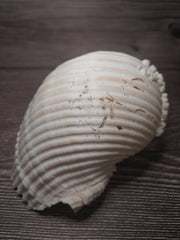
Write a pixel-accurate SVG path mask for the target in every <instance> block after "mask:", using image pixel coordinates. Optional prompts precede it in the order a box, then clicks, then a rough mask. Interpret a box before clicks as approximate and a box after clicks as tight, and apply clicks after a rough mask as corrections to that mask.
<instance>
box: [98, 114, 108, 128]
mask: <svg viewBox="0 0 180 240" xmlns="http://www.w3.org/2000/svg"><path fill="white" fill-rule="evenodd" d="M106 120H107V115H105V116H104V118H103V120H102V123H101V124H100V126H99V128H103V127H104V125H105V122H106Z"/></svg>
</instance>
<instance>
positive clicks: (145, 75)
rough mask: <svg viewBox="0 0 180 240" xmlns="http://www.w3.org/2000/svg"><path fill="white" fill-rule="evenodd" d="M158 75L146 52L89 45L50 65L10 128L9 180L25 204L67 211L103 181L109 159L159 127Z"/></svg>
mask: <svg viewBox="0 0 180 240" xmlns="http://www.w3.org/2000/svg"><path fill="white" fill-rule="evenodd" d="M164 91H165V83H164V80H163V76H162V74H160V73H159V72H158V71H157V69H156V67H155V66H154V65H151V64H150V61H149V60H143V61H141V60H139V59H137V58H134V57H132V56H129V55H127V54H123V53H118V52H106V51H100V52H93V53H89V54H85V55H83V56H80V57H77V58H74V59H72V60H69V61H67V62H65V63H64V64H62V65H60V66H59V67H57V68H56V69H55V70H54V71H53V72H52V73H50V74H49V75H48V76H47V78H46V79H45V80H44V82H43V83H42V85H41V86H40V87H39V89H38V90H37V92H36V94H35V96H34V97H33V99H32V101H31V102H30V104H29V107H28V109H27V111H26V113H25V116H24V119H23V122H22V124H21V126H20V130H19V132H18V136H17V143H16V147H15V161H14V166H13V170H12V180H13V186H14V188H17V192H18V193H19V194H21V195H22V198H23V200H24V201H26V202H27V203H28V206H29V208H32V209H35V210H43V209H45V208H47V207H51V206H52V205H54V204H56V203H58V202H63V203H66V204H69V205H70V206H71V208H72V209H73V210H74V211H77V210H79V209H80V208H81V207H83V206H84V205H87V204H89V203H90V202H92V201H93V200H94V199H95V198H97V197H98V196H99V195H100V194H101V193H102V192H103V191H104V189H105V187H106V185H107V184H108V181H109V179H110V177H111V176H112V174H113V172H114V171H115V170H116V163H118V162H120V161H122V160H123V159H125V158H128V157H129V156H132V155H134V154H135V153H137V152H139V151H141V150H142V149H144V148H145V147H146V146H147V145H148V143H149V142H150V141H151V140H152V139H153V138H154V137H155V136H160V135H161V134H162V133H163V131H164V128H165V120H166V117H167V113H168V107H169V103H168V97H167V94H166V93H165V92H164Z"/></svg>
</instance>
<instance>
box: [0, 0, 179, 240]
mask: <svg viewBox="0 0 180 240" xmlns="http://www.w3.org/2000/svg"><path fill="white" fill-rule="evenodd" d="M179 23H180V2H179V1H178V0H176V1H175V0H165V1H162V0H161V1H155V0H152V1H145V0H144V1H143V0H135V1H130V0H112V1H109V0H86V1H84V0H77V1H73V0H61V1H59V0H52V1H50V0H31V1H23V0H14V1H12V0H1V1H0V109H1V114H0V144H1V145H0V146H1V147H0V239H3V240H5V239H8V240H9V239H13V240H15V239H21V240H22V239H36V240H38V239H45V240H46V239H47V240H50V239H53V240H55V239H68V240H69V239H77V240H83V239H144V240H152V239H173V240H174V239H175V240H178V239H180V131H179V129H180V122H179V118H180V108H179V105H180V94H179V87H180V68H179V67H180V57H179V56H180V37H179V31H180V27H179ZM95 50H112V51H121V52H125V53H128V54H131V55H134V56H136V57H138V58H141V59H143V58H149V59H151V61H152V62H153V64H155V65H156V66H157V67H158V68H159V71H160V72H162V73H163V75H164V77H165V80H166V83H167V92H168V94H169V100H170V104H171V108H170V112H169V117H168V126H167V128H166V131H165V133H164V135H163V136H162V137H160V138H157V139H154V140H153V141H152V142H151V144H150V145H149V146H148V147H147V148H146V149H145V150H144V151H143V152H141V153H140V154H137V155H136V156H134V157H131V158H130V159H127V160H126V161H124V162H123V163H121V164H118V166H117V172H116V173H115V174H114V176H113V177H112V178H111V180H110V182H109V185H108V187H107V189H106V190H105V192H104V193H103V194H102V195H101V196H100V197H99V198H98V199H97V200H96V201H95V202H93V203H92V204H91V205H90V206H87V207H85V208H83V209H82V210H81V211H80V212H79V213H77V214H74V213H73V212H72V210H71V209H70V208H69V207H68V206H66V205H63V204H58V205H56V206H54V207H52V208H50V209H46V210H45V211H43V212H34V211H30V210H28V209H27V206H26V204H25V203H22V202H21V199H20V197H18V196H17V195H16V192H15V191H14V190H13V189H12V186H11V180H10V175H11V168H12V164H13V154H14V145H15V139H16V133H17V131H18V128H19V125H20V123H21V121H22V118H23V115H24V112H25V110H26V108H27V106H28V103H29V101H30V100H31V98H32V96H33V95H34V93H35V91H36V89H37V88H38V86H39V85H40V84H41V82H42V80H43V79H44V78H45V76H46V75H47V74H48V73H49V72H50V71H51V70H53V69H54V68H55V67H56V66H57V65H59V64H60V63H62V62H63V61H66V60H68V59H70V58H73V57H75V56H78V55H81V54H83V53H87V52H91V51H95Z"/></svg>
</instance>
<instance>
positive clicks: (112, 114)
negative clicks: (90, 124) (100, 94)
mask: <svg viewBox="0 0 180 240" xmlns="http://www.w3.org/2000/svg"><path fill="white" fill-rule="evenodd" d="M110 117H111V119H113V118H114V111H113V108H112V106H111V107H110Z"/></svg>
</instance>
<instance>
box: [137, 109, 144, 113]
mask: <svg viewBox="0 0 180 240" xmlns="http://www.w3.org/2000/svg"><path fill="white" fill-rule="evenodd" d="M135 112H143V113H146V112H145V111H144V110H143V109H140V108H137V109H136V111H135Z"/></svg>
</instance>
